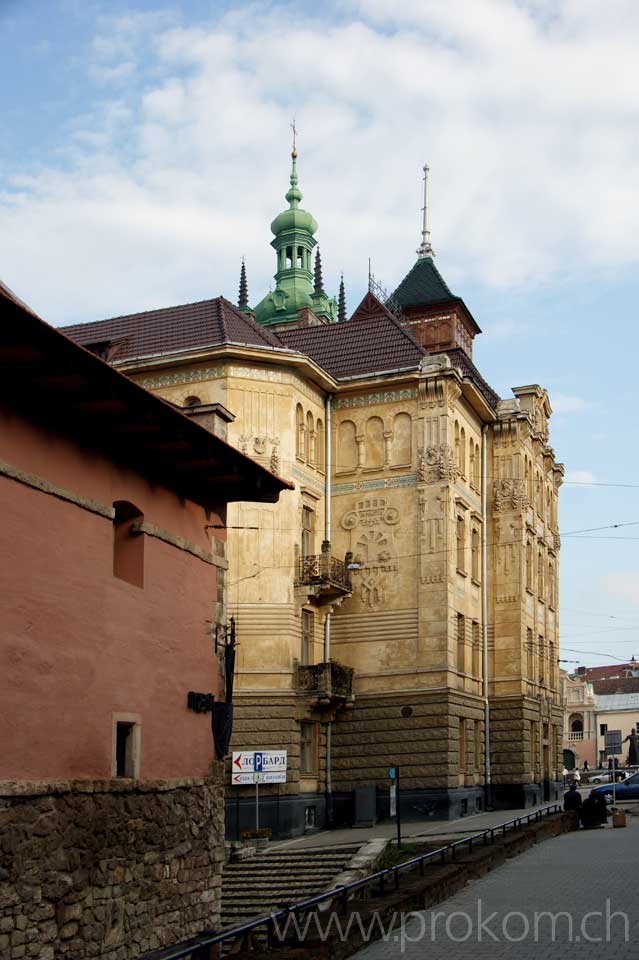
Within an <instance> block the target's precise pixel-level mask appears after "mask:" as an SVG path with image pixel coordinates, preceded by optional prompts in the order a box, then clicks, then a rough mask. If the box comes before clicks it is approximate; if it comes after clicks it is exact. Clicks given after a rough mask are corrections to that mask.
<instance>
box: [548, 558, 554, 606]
mask: <svg viewBox="0 0 639 960" xmlns="http://www.w3.org/2000/svg"><path fill="white" fill-rule="evenodd" d="M546 586H547V589H548V604H549V606H551V607H553V609H554V606H555V568H554V566H553V563H552V560H551V561H550V562H549V564H548V583H547V584H546Z"/></svg>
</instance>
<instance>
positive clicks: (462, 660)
mask: <svg viewBox="0 0 639 960" xmlns="http://www.w3.org/2000/svg"><path fill="white" fill-rule="evenodd" d="M457 669H458V671H459V672H460V673H464V672H465V669H466V619H465V617H464V615H463V613H458V614H457Z"/></svg>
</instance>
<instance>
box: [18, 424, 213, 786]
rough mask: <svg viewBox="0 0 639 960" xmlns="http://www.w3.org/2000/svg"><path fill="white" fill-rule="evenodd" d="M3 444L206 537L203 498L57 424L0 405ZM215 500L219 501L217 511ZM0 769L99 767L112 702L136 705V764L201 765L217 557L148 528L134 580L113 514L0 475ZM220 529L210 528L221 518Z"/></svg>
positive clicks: (92, 772)
mask: <svg viewBox="0 0 639 960" xmlns="http://www.w3.org/2000/svg"><path fill="white" fill-rule="evenodd" d="M0 435H1V436H2V449H1V451H0V456H2V458H3V459H4V460H6V461H8V462H9V463H11V464H13V465H14V466H16V467H18V468H20V469H21V470H24V471H27V472H30V473H34V474H37V475H39V476H40V477H42V478H44V479H46V480H48V481H49V482H51V483H55V484H57V485H59V486H62V487H64V488H67V489H69V490H71V491H73V492H74V493H76V494H79V495H81V496H84V497H90V498H92V499H95V500H97V501H100V502H101V503H103V504H106V505H109V506H110V505H111V504H112V503H113V501H115V500H128V501H131V502H133V503H134V504H136V505H137V506H138V507H139V508H140V509H141V510H142V512H143V513H144V517H145V520H147V521H148V522H150V523H153V524H156V525H157V526H160V527H163V528H165V529H167V530H169V531H171V533H173V534H175V535H177V536H181V537H184V538H185V539H188V540H190V541H192V542H195V543H197V544H199V545H200V546H201V547H203V548H205V549H207V550H208V549H210V545H211V544H210V538H209V535H208V532H207V531H206V530H205V529H204V525H205V524H206V523H207V522H209V523H219V522H224V519H223V518H224V514H223V512H221V513H218V514H217V515H211V516H210V517H209V518H208V519H207V517H206V515H205V512H204V510H203V509H202V508H201V507H199V506H197V505H196V504H194V503H191V502H188V501H186V502H182V501H180V500H179V499H178V497H177V496H176V495H175V494H173V493H171V492H170V491H168V490H165V489H163V488H161V487H158V486H151V485H150V484H149V483H148V482H147V481H146V480H145V479H144V478H143V477H142V476H140V475H138V474H136V473H134V472H132V471H130V470H127V469H124V468H120V467H118V466H115V465H113V464H112V463H111V462H110V461H108V460H106V459H103V458H101V457H98V456H97V455H96V454H94V453H93V452H89V451H83V450H81V449H79V448H78V447H76V446H75V445H74V444H73V443H70V442H68V441H67V440H66V439H64V438H63V437H61V436H51V435H50V434H45V433H43V432H41V431H40V430H38V429H37V428H35V427H33V426H32V425H30V424H28V423H26V422H24V421H22V420H20V419H18V418H16V417H15V416H6V415H4V413H2V414H0ZM223 509H224V508H221V510H222V511H223ZM0 516H1V517H2V523H0V550H1V554H0V556H1V557H2V563H1V566H0V595H1V596H2V621H1V625H0V729H1V730H2V750H1V751H0V779H23V778H28V779H31V778H72V777H82V778H84V777H88V778H103V777H105V778H108V777H111V765H112V714H113V713H114V712H126V713H134V714H140V716H141V722H142V733H141V767H140V776H141V777H144V778H147V777H150V778H156V777H157V778H167V777H187V776H204V775H206V774H207V772H208V767H209V763H210V761H211V759H212V758H213V742H212V736H211V725H210V714H195V713H193V712H191V711H189V710H187V707H186V698H187V693H188V691H189V690H197V691H200V692H204V693H208V692H211V693H214V694H216V695H217V692H218V690H217V668H216V661H215V658H214V654H213V647H212V641H211V638H210V625H211V621H212V620H213V619H214V612H215V601H216V568H215V567H214V566H212V565H210V564H207V563H205V562H203V561H202V560H199V559H197V558H196V557H194V556H193V555H191V554H189V553H186V552H184V551H182V550H179V549H177V548H175V547H173V546H170V545H168V544H166V543H163V542H161V541H160V540H157V539H155V538H151V537H148V536H146V535H144V536H145V543H144V553H145V558H144V565H145V568H144V587H143V588H142V589H141V588H139V587H136V586H132V585H131V584H129V583H127V582H125V581H124V580H120V579H118V578H116V577H114V575H113V527H112V523H111V521H110V520H108V519H106V518H103V517H101V516H97V515H95V514H92V513H89V512H87V511H86V510H83V509H81V508H79V507H78V506H75V505H73V504H71V503H67V502H64V501H62V500H60V499H58V498H56V497H53V496H49V495H46V494H44V493H42V492H39V491H37V490H34V489H31V488H29V487H27V486H24V485H23V484H20V483H17V482H15V481H13V480H10V479H7V478H6V477H0ZM220 532H221V531H220Z"/></svg>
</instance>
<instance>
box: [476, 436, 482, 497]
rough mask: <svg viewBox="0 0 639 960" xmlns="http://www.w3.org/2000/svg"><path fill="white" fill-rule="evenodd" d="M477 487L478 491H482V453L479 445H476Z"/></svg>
mask: <svg viewBox="0 0 639 960" xmlns="http://www.w3.org/2000/svg"><path fill="white" fill-rule="evenodd" d="M475 487H476V489H477V490H480V489H481V453H480V451H479V444H478V443H476V444H475Z"/></svg>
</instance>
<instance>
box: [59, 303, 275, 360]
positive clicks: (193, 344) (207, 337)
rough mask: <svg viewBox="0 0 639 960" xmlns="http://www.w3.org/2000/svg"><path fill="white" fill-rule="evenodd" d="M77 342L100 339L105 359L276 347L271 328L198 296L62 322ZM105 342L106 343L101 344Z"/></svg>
mask: <svg viewBox="0 0 639 960" xmlns="http://www.w3.org/2000/svg"><path fill="white" fill-rule="evenodd" d="M62 330H63V331H64V333H66V334H67V336H69V337H71V339H72V340H75V341H76V343H81V344H82V345H83V346H93V345H98V344H99V345H100V347H101V349H100V355H101V356H105V355H106V356H107V357H108V359H109V360H132V359H134V358H135V359H141V358H142V357H152V356H158V355H161V354H169V353H179V352H181V351H186V350H194V349H197V348H204V347H211V346H219V345H220V344H224V343H229V344H247V345H248V346H252V347H281V346H282V345H281V343H280V342H279V340H278V339H277V337H276V336H274V334H272V333H271V332H270V331H269V330H267V329H266V328H265V327H260V326H258V324H257V323H256V322H255V321H254V320H253V318H252V317H250V316H247V315H246V314H244V313H242V312H241V311H240V310H238V308H237V307H235V306H233V304H232V303H229V301H228V300H225V298H224V297H215V298H214V299H213V300H201V301H200V302H199V303H185V304H182V305H181V306H177V307H165V308H164V309H162V310H147V311H145V312H144V313H131V314H127V315H126V316H122V317H112V318H111V319H109V320H97V321H95V322H94V323H77V324H75V325H74V326H71V327H62ZM107 345H111V349H106V347H107Z"/></svg>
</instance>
